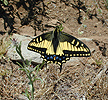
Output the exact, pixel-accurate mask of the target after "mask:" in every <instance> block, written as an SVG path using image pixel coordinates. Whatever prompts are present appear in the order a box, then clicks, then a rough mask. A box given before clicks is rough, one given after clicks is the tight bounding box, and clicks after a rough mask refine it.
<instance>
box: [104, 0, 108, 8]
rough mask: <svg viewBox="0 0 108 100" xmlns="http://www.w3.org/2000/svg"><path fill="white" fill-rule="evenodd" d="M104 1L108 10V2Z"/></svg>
mask: <svg viewBox="0 0 108 100" xmlns="http://www.w3.org/2000/svg"><path fill="white" fill-rule="evenodd" d="M103 1H104V4H105V7H106V9H107V10H108V0H103Z"/></svg>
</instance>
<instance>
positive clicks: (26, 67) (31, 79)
mask: <svg viewBox="0 0 108 100" xmlns="http://www.w3.org/2000/svg"><path fill="white" fill-rule="evenodd" d="M11 40H12V39H11ZM12 42H13V43H14V46H15V48H16V51H17V53H18V54H19V56H20V57H21V59H22V62H23V64H22V65H21V64H20V63H18V62H17V64H18V65H19V66H20V67H21V68H19V70H23V71H24V72H25V73H26V75H27V78H28V79H29V87H30V93H29V92H28V89H26V90H25V93H24V95H25V96H27V98H28V99H29V100H34V86H33V83H34V82H35V81H36V80H41V82H43V81H42V79H41V78H37V74H38V72H39V70H40V68H41V67H42V66H43V64H44V63H42V64H41V66H40V65H37V66H36V67H33V66H32V65H31V61H28V60H26V61H25V60H24V58H23V56H22V53H21V42H20V43H18V42H17V41H16V40H15V39H13V40H12ZM34 71H36V73H35V74H34V73H33V72H34Z"/></svg>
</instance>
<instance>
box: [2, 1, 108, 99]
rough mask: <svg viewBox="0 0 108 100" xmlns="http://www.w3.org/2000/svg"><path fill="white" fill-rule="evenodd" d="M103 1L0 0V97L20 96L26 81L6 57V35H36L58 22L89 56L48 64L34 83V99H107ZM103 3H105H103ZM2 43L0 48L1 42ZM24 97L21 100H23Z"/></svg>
mask: <svg viewBox="0 0 108 100" xmlns="http://www.w3.org/2000/svg"><path fill="white" fill-rule="evenodd" d="M103 1H104V0H101V1H99V0H96V2H95V0H94V1H93V0H53V1H52V0H37V1H35V0H30V1H29V0H21V1H20V0H14V1H12V0H10V1H9V4H8V6H5V5H3V4H2V3H1V2H0V39H1V42H0V48H1V52H0V55H2V56H1V58H0V100H26V98H25V97H24V96H23V93H24V92H25V90H26V88H29V87H28V82H29V80H28V79H27V76H26V74H25V73H24V72H23V71H21V70H18V68H19V66H18V65H16V64H15V63H13V61H11V60H10V59H9V58H8V57H7V56H6V51H7V48H6V47H7V43H8V40H7V38H6V40H5V41H7V42H5V43H2V40H3V39H4V38H5V37H6V36H7V35H6V34H7V33H8V37H10V36H11V35H12V34H20V35H25V36H32V37H33V36H38V35H40V34H42V33H43V32H46V31H51V30H53V29H54V26H56V25H57V23H58V24H59V23H62V25H63V27H64V29H63V31H65V32H66V33H68V34H71V35H73V36H75V37H77V38H82V37H83V38H89V39H92V41H91V42H88V44H87V45H88V47H89V48H90V50H91V55H92V56H91V57H89V58H73V60H76V63H74V64H73V63H71V64H70V63H69V64H64V65H63V69H62V72H61V73H59V71H58V69H59V66H58V65H55V64H49V65H48V66H47V68H46V67H44V68H43V69H41V70H40V71H39V73H38V76H37V77H40V78H42V80H43V83H41V81H40V80H36V82H35V83H34V86H35V93H34V97H35V100H108V9H107V8H106V5H105V3H104V2H103ZM107 7H108V5H107ZM2 45H5V46H2ZM24 98H25V99H24Z"/></svg>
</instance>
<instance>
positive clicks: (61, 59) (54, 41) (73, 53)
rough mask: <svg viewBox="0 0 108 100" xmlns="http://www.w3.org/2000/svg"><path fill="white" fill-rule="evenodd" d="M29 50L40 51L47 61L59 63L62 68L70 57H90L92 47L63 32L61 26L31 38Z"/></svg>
mask: <svg viewBox="0 0 108 100" xmlns="http://www.w3.org/2000/svg"><path fill="white" fill-rule="evenodd" d="M27 48H28V50H31V51H35V52H38V53H40V54H41V55H42V58H43V59H44V61H46V62H47V63H57V64H59V65H60V72H61V70H62V63H65V62H66V61H67V60H69V59H70V57H89V56H91V53H90V49H89V48H88V47H87V46H86V45H85V44H84V43H83V42H81V41H80V40H78V39H77V38H75V37H73V36H71V35H69V34H67V33H65V32H62V31H61V30H60V27H59V26H56V28H55V30H54V31H50V32H46V33H43V34H42V35H39V36H37V37H36V38H34V39H33V40H31V41H30V42H29V44H28V47H27Z"/></svg>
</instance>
